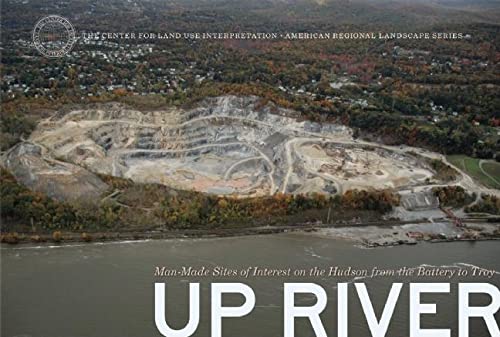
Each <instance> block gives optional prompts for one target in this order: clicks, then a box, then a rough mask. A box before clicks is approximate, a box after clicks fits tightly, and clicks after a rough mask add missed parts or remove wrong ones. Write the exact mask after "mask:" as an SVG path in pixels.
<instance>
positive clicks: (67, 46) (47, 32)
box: [33, 15, 76, 57]
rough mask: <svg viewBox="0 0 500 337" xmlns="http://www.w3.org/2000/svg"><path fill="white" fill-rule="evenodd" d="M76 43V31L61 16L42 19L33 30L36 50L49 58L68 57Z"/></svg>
mask: <svg viewBox="0 0 500 337" xmlns="http://www.w3.org/2000/svg"><path fill="white" fill-rule="evenodd" d="M75 42H76V33H75V29H74V28H73V26H72V25H71V23H70V22H69V21H68V20H67V19H66V18H63V17H61V16H59V15H49V16H46V17H44V18H42V19H41V20H40V21H38V22H37V24H36V25H35V29H33V43H34V44H35V48H36V49H37V50H38V51H39V52H40V53H42V54H43V55H45V56H47V57H62V56H64V55H66V54H67V53H68V52H69V51H70V50H71V49H72V48H73V46H74V44H75Z"/></svg>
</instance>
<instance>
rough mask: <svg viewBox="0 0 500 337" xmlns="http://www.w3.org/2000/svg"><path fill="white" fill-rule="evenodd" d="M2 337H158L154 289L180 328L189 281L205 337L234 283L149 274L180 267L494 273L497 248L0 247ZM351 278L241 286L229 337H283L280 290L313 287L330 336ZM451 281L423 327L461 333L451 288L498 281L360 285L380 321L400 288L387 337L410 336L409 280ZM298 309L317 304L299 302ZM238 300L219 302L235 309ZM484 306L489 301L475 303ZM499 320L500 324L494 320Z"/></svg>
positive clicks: (252, 243)
mask: <svg viewBox="0 0 500 337" xmlns="http://www.w3.org/2000/svg"><path fill="white" fill-rule="evenodd" d="M1 253H2V259H1V263H2V266H1V268H2V276H1V281H2V284H1V289H2V299H1V319H2V321H1V323H2V324H1V335H2V336H3V337H12V336H37V337H80V336H82V337H83V336H85V337H94V336H95V337H127V336H131V337H148V336H161V335H160V334H159V332H158V331H157V330H156V327H155V323H154V297H153V296H154V288H153V287H154V282H166V283H167V300H166V303H167V304H166V305H167V318H168V319H167V321H168V322H169V324H170V325H171V326H172V325H173V326H174V327H176V328H179V327H181V326H183V324H185V322H186V320H187V308H188V307H187V303H188V302H187V301H188V296H187V294H188V293H187V289H188V283H189V282H200V283H201V321H200V326H199V328H198V330H197V332H196V336H200V337H209V336H210V332H209V331H210V292H209V291H210V283H211V282H235V281H238V278H231V277H200V278H197V277H190V278H188V277H163V278H161V277H155V276H154V275H153V274H154V268H155V266H166V267H167V268H170V269H178V268H180V267H182V266H194V267H203V266H205V267H206V268H209V269H212V268H215V267H224V268H228V269H236V270H239V269H244V268H246V267H248V266H257V267H260V268H275V269H276V268H279V269H284V268H292V269H295V270H301V269H304V270H307V271H308V270H309V269H310V268H312V267H314V266H317V267H318V268H327V269H328V268H329V267H330V266H339V267H341V268H347V267H348V266H352V267H353V268H356V269H367V270H369V271H370V272H371V270H372V268H373V267H374V266H376V267H377V268H379V269H392V268H399V267H408V268H416V267H419V266H421V267H425V266H426V265H433V266H442V267H443V268H445V269H448V270H458V269H460V268H462V269H465V270H468V271H469V272H471V271H472V266H480V267H482V268H487V269H494V270H500V243H499V242H498V241H496V242H494V241H491V242H476V243H464V242H462V243H440V244H419V245H416V246H399V247H394V248H380V249H364V248H361V247H357V246H354V245H353V244H352V243H350V242H346V241H338V240H333V239H327V238H321V237H315V236H310V235H305V234H304V235H303V234H282V235H269V236H254V237H241V238H224V239H200V240H193V239H189V240H188V239H186V240H167V241H148V242H134V243H127V242H122V243H106V244H74V245H66V246H64V245H63V246H58V247H52V246H5V245H3V246H1ZM352 280H353V277H330V278H328V277H290V278H286V277H272V278H250V279H246V280H241V279H240V280H239V281H242V282H245V283H247V284H249V285H250V286H251V287H253V289H254V291H255V294H256V308H255V309H254V311H253V312H252V313H251V314H250V315H248V316H246V317H244V318H230V319H224V320H223V336H226V337H282V336H283V304H282V303H283V283H284V282H316V283H319V284H321V285H322V286H323V287H324V288H325V290H326V292H327V294H328V301H329V302H328V303H329V304H328V306H327V309H326V310H325V311H324V313H323V314H322V316H321V318H322V321H323V324H324V325H325V328H326V331H327V333H328V336H329V337H330V336H332V337H333V336H336V335H337V334H336V324H337V320H336V315H337V303H336V284H337V283H338V282H339V281H352ZM429 281H431V282H439V281H440V282H450V283H451V290H452V292H451V293H450V294H435V295H428V294H426V295H423V296H422V301H424V302H426V303H437V310H438V314H437V315H423V317H422V326H423V327H424V328H435V329H437V328H450V329H452V333H451V335H452V336H457V335H458V331H457V328H458V323H457V321H458V318H457V304H458V297H457V296H458V295H457V283H458V282H490V283H493V284H495V285H496V286H497V287H499V286H500V275H499V274H495V276H494V277H493V278H491V279H489V280H488V279H485V278H484V277H476V278H474V277H470V276H469V277H465V278H464V277H457V276H454V277H453V278H452V279H446V278H443V277H437V278H428V277H398V276H396V277H377V278H367V279H357V280H356V282H365V283H366V285H367V288H368V292H369V295H370V297H371V299H372V301H373V302H374V307H375V312H376V314H377V317H380V314H381V310H382V307H383V305H384V303H385V300H386V298H387V294H388V292H389V289H390V286H391V284H392V283H393V282H404V283H405V286H404V287H403V290H402V292H401V295H400V298H399V300H398V304H397V306H396V311H395V313H394V316H393V318H392V320H391V323H390V326H389V332H388V333H387V336H389V337H390V336H392V337H407V336H408V334H409V333H408V331H409V327H408V319H409V318H408V315H409V307H408V301H409V296H408V293H409V286H408V284H406V283H408V282H429ZM296 301H297V303H298V305H311V304H313V303H314V299H313V298H311V296H309V297H307V296H306V297H304V296H303V295H297V296H296ZM241 302H242V299H241V298H240V297H238V296H236V295H227V297H224V300H223V303H224V304H225V305H230V304H233V305H236V304H239V303H241ZM471 302H472V304H474V305H487V304H488V303H489V299H488V298H487V297H486V296H481V295H479V296H477V297H473V298H472V300H471ZM348 314H349V336H352V337H368V336H371V334H370V333H369V329H368V326H367V323H366V320H365V318H364V315H363V311H362V309H361V305H360V303H359V299H358V297H357V293H356V291H355V288H354V286H353V285H352V284H351V285H350V286H349V310H348ZM496 319H497V321H498V320H499V316H498V313H497V316H496ZM470 324H471V333H470V336H471V337H482V336H489V333H488V332H487V329H486V325H485V324H484V322H483V321H482V320H480V319H471V321H470ZM296 336H297V337H312V336H315V335H314V332H313V330H312V328H311V326H310V324H309V322H308V321H307V320H305V319H298V320H297V323H296Z"/></svg>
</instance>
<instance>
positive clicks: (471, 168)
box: [447, 155, 500, 189]
mask: <svg viewBox="0 0 500 337" xmlns="http://www.w3.org/2000/svg"><path fill="white" fill-rule="evenodd" d="M447 159H448V161H449V162H450V163H452V164H453V165H455V166H456V167H458V168H459V169H461V170H463V171H464V172H465V173H467V174H468V175H470V176H471V177H472V178H474V180H476V181H478V182H480V183H481V184H483V185H484V186H486V187H490V188H497V189H500V163H497V162H495V161H492V160H483V162H482V165H481V166H482V167H481V166H480V160H479V159H477V158H472V157H468V156H463V155H453V156H448V157H447Z"/></svg>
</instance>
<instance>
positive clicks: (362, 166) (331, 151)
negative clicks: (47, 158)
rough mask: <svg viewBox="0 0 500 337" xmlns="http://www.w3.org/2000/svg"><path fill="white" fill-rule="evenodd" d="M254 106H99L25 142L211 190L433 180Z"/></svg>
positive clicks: (226, 100)
mask: <svg viewBox="0 0 500 337" xmlns="http://www.w3.org/2000/svg"><path fill="white" fill-rule="evenodd" d="M258 103H259V99H258V98H256V97H235V96H224V97H218V98H210V99H206V100H204V101H203V102H202V103H201V104H199V106H198V107H196V108H193V109H190V110H179V109H169V110H163V111H153V112H140V111H137V110H131V109H129V108H126V107H124V106H122V105H119V104H107V105H103V106H101V107H100V108H97V109H86V110H75V111H72V112H70V113H68V114H66V115H64V116H62V117H61V116H54V117H52V118H50V119H48V120H45V121H43V122H42V123H40V125H39V126H38V127H37V129H36V131H35V132H34V133H33V134H32V135H31V137H30V141H31V142H33V143H35V144H40V145H42V146H43V147H45V148H46V149H48V150H49V153H51V154H52V156H54V157H56V158H64V160H66V161H68V162H71V163H74V164H76V165H81V166H83V167H85V168H87V169H89V170H91V171H93V172H98V173H103V174H109V175H114V176H119V177H126V178H131V179H133V180H134V181H137V182H155V183H161V184H165V185H169V186H172V187H176V188H180V189H187V190H197V191H202V192H207V193H214V194H226V195H227V194H234V195H238V196H260V195H269V194H274V193H276V192H283V193H309V192H319V193H336V192H341V191H343V190H346V189H349V188H360V189H369V188H389V187H396V188H397V187H407V186H412V185H415V184H421V183H423V182H424V181H425V179H426V178H429V177H431V176H432V175H433V174H432V172H431V170H429V169H428V168H427V167H426V166H425V164H423V163H421V162H419V160H417V159H416V158H415V157H412V156H410V155H407V154H405V153H403V152H401V151H399V152H398V151H397V149H389V148H382V147H379V146H377V145H376V144H369V143H362V142H357V141H354V140H353V139H352V135H351V130H350V129H348V128H346V127H345V126H341V125H335V124H324V125H320V124H317V123H311V122H298V121H297V120H296V119H294V118H292V117H290V116H294V115H297V114H296V113H294V112H293V111H289V110H285V109H282V108H278V107H275V106H272V105H266V106H264V107H260V108H259V107H258V106H259V104H258Z"/></svg>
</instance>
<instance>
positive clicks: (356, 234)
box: [0, 220, 500, 248]
mask: <svg viewBox="0 0 500 337" xmlns="http://www.w3.org/2000/svg"><path fill="white" fill-rule="evenodd" d="M433 225H437V224H435V223H433V222H430V221H426V220H421V221H393V220H392V221H385V222H381V221H376V222H367V223H360V224H354V225H352V224H351V225H339V224H336V225H328V224H321V223H306V224H298V225H294V226H260V227H244V228H219V229H185V230H169V231H121V232H118V231H99V232H83V231H81V232H75V231H67V232H66V231H56V232H54V233H31V232H18V233H1V236H0V243H1V245H9V246H15V245H18V244H22V245H25V244H30V243H31V244H33V243H43V244H45V243H46V244H61V245H63V244H65V243H76V242H79V243H89V244H90V243H99V242H100V243H102V242H119V241H141V240H169V239H211V238H224V237H242V236H255V235H271V234H282V233H293V232H300V233H309V234H312V235H315V236H318V237H324V238H337V239H344V240H348V241H352V242H355V243H358V244H362V245H363V246H365V247H367V248H377V247H390V246H399V245H415V244H417V243H420V242H429V243H443V242H458V241H468V242H476V241H490V240H500V224H498V223H494V224H492V223H486V224H481V225H480V226H482V227H481V228H479V227H478V226H477V225H466V226H464V227H460V228H454V227H452V224H451V223H444V222H443V223H440V225H441V226H443V225H444V226H448V227H449V228H454V229H455V230H456V231H460V233H463V234H468V235H462V234H456V232H455V233H451V234H449V235H445V234H443V233H439V234H436V233H429V232H425V231H424V230H425V228H426V227H428V226H433ZM415 228H416V229H419V228H420V229H422V231H421V232H419V231H414V230H413V229H415ZM56 233H58V234H57V235H56ZM409 233H411V234H412V235H409ZM417 234H418V235H417Z"/></svg>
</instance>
